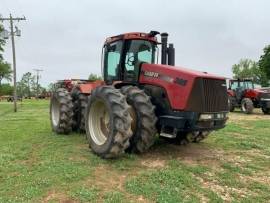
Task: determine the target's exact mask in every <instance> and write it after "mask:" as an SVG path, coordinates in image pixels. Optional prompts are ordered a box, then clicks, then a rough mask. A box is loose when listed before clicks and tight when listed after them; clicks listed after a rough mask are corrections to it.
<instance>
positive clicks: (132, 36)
mask: <svg viewBox="0 0 270 203" xmlns="http://www.w3.org/2000/svg"><path fill="white" fill-rule="evenodd" d="M124 39H141V40H147V41H151V42H154V43H158V41H157V38H156V37H153V36H151V35H150V33H144V32H129V33H124V34H120V35H116V36H112V37H108V38H107V39H106V41H105V44H109V43H112V42H115V41H118V40H124Z"/></svg>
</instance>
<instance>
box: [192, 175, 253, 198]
mask: <svg viewBox="0 0 270 203" xmlns="http://www.w3.org/2000/svg"><path fill="white" fill-rule="evenodd" d="M211 176H215V175H214V174H212V175H211ZM196 178H197V179H198V180H199V182H200V183H201V184H202V187H204V188H207V189H210V190H212V191H213V192H215V193H217V194H218V195H219V196H220V197H221V198H222V199H223V200H224V201H225V202H232V199H233V198H232V195H231V193H236V194H238V195H239V196H240V197H241V198H244V197H246V196H247V195H248V191H246V190H245V189H243V188H242V189H241V190H240V189H237V188H232V187H228V186H226V185H225V186H221V185H219V184H218V182H217V181H216V180H213V181H208V180H205V179H203V178H201V177H196Z"/></svg>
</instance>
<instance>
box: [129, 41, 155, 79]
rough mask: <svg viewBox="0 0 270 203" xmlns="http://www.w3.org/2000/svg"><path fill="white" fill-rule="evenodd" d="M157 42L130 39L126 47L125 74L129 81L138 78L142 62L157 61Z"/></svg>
mask: <svg viewBox="0 0 270 203" xmlns="http://www.w3.org/2000/svg"><path fill="white" fill-rule="evenodd" d="M155 52H156V44H154V43H152V42H150V41H145V40H128V41H127V43H126V49H125V54H124V56H125V58H124V63H125V64H124V75H125V78H126V79H127V80H129V81H133V80H136V79H137V78H138V75H139V67H140V65H141V63H143V62H144V63H155Z"/></svg>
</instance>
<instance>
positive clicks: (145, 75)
mask: <svg viewBox="0 0 270 203" xmlns="http://www.w3.org/2000/svg"><path fill="white" fill-rule="evenodd" d="M139 81H140V83H142V84H151V85H155V86H160V87H162V88H163V89H165V90H166V92H167V96H168V97H169V98H168V99H169V102H170V104H171V107H172V109H175V110H186V111H218V108H219V107H218V106H219V102H221V100H222V99H223V100H225V102H224V101H222V102H223V103H224V105H223V106H224V107H223V110H224V111H227V106H228V105H227V101H228V99H227V91H226V81H225V78H224V77H219V76H216V75H213V74H209V73H207V72H200V71H195V70H190V69H187V68H183V67H176V66H169V65H159V64H147V63H145V64H142V66H141V73H140V78H139ZM202 97H205V98H206V97H207V98H206V99H209V101H202V100H203V98H202ZM200 102H201V103H200ZM202 103H203V104H202ZM202 105H209V106H210V105H211V106H212V107H213V109H212V107H209V108H204V110H202V108H200V106H202ZM215 106H216V107H217V108H215Z"/></svg>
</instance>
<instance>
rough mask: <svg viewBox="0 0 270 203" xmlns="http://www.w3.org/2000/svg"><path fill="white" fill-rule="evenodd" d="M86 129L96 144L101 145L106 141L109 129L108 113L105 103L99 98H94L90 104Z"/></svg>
mask: <svg viewBox="0 0 270 203" xmlns="http://www.w3.org/2000/svg"><path fill="white" fill-rule="evenodd" d="M88 129H89V132H90V136H91V138H92V140H93V141H94V142H95V143H96V144H97V145H103V144H104V143H105V142H106V141H107V139H108V135H109V129H110V114H109V111H108V109H107V107H106V105H105V103H104V102H103V101H101V100H96V101H94V102H93V103H92V105H91V108H90V112H89V117H88Z"/></svg>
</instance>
